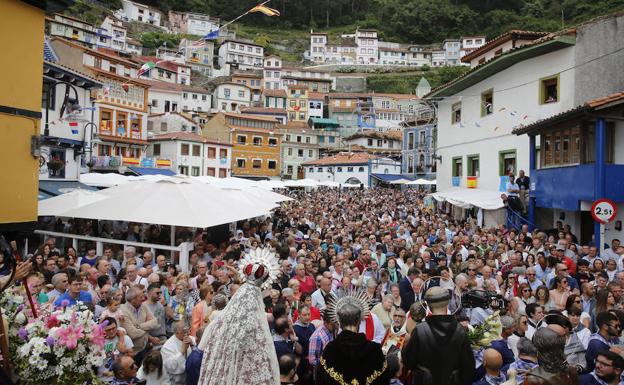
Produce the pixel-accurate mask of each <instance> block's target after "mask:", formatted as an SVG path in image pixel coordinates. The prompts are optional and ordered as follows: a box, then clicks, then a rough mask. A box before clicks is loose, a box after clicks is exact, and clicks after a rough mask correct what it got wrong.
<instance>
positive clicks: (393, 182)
mask: <svg viewBox="0 0 624 385" xmlns="http://www.w3.org/2000/svg"><path fill="white" fill-rule="evenodd" d="M409 182H410V180H409V179H405V178H400V179H395V180H393V181H392V182H390V184H409Z"/></svg>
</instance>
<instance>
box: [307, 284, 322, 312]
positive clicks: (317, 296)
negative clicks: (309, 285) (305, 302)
mask: <svg viewBox="0 0 624 385" xmlns="http://www.w3.org/2000/svg"><path fill="white" fill-rule="evenodd" d="M310 297H311V299H312V306H314V307H315V308H317V309H319V310H320V309H324V308H325V298H323V293H321V289H316V290H315V291H314V292H313V293H312V295H311V296H310Z"/></svg>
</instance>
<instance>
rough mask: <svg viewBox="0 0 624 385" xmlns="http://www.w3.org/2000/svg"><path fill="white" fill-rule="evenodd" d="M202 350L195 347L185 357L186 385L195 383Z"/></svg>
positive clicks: (197, 378)
mask: <svg viewBox="0 0 624 385" xmlns="http://www.w3.org/2000/svg"><path fill="white" fill-rule="evenodd" d="M203 358H204V352H202V351H201V350H199V349H197V348H195V349H193V351H192V352H191V354H189V356H188V357H187V358H186V385H197V383H198V382H199V372H200V370H201V364H202V359H203Z"/></svg>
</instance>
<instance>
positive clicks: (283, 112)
mask: <svg viewBox="0 0 624 385" xmlns="http://www.w3.org/2000/svg"><path fill="white" fill-rule="evenodd" d="M241 112H242V113H244V114H245V113H247V114H249V113H253V112H257V113H266V114H276V115H286V110H285V109H283V108H269V107H249V108H244V109H242V110H241Z"/></svg>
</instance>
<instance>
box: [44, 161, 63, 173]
mask: <svg viewBox="0 0 624 385" xmlns="http://www.w3.org/2000/svg"><path fill="white" fill-rule="evenodd" d="M48 168H49V169H50V170H52V171H59V170H62V169H63V168H65V162H64V161H62V160H60V159H50V160H49V161H48Z"/></svg>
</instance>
